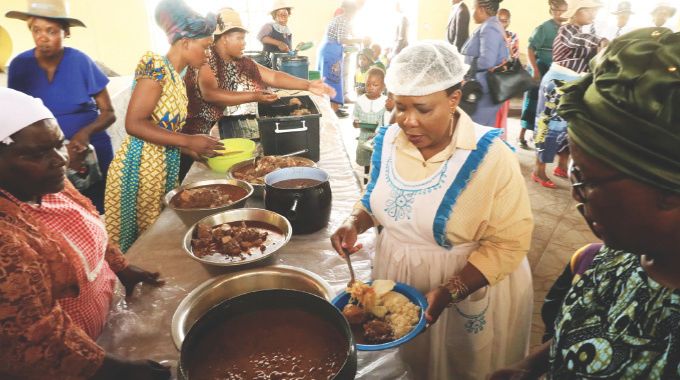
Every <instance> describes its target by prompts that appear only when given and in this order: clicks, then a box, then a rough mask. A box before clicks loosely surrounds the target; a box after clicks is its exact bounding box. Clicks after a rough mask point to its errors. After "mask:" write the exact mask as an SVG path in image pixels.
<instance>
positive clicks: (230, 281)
mask: <svg viewBox="0 0 680 380" xmlns="http://www.w3.org/2000/svg"><path fill="white" fill-rule="evenodd" d="M266 289H292V290H300V291H303V292H307V293H311V294H314V295H317V296H319V297H322V298H325V299H326V300H328V301H330V300H331V299H332V297H333V295H334V294H333V289H332V288H331V286H330V285H329V284H328V283H327V282H326V281H325V280H324V279H323V278H321V277H320V276H318V275H317V274H315V273H312V272H310V271H308V270H305V269H301V268H295V267H291V266H287V265H273V266H268V267H262V268H253V269H248V270H244V271H240V272H237V273H230V274H225V275H222V276H219V277H215V278H211V279H210V280H207V281H206V282H204V283H202V284H201V285H199V286H198V287H196V288H195V289H194V290H192V291H191V292H190V293H189V294H187V296H186V297H184V299H183V300H182V302H180V304H179V306H177V310H176V311H175V314H174V315H173V316H172V340H173V341H174V343H175V346H176V347H177V349H179V348H180V347H181V346H182V341H184V337H185V336H186V334H187V333H188V332H189V329H191V326H193V325H194V323H195V322H196V321H197V320H198V319H199V318H200V317H201V316H203V314H205V313H206V312H207V311H208V310H210V309H211V308H212V307H213V306H215V305H218V304H219V303H220V302H222V301H224V300H227V299H230V298H233V297H236V296H238V295H241V294H244V293H250V292H254V291H257V290H266Z"/></svg>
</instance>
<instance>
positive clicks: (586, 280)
mask: <svg viewBox="0 0 680 380" xmlns="http://www.w3.org/2000/svg"><path fill="white" fill-rule="evenodd" d="M555 327H556V332H555V339H554V341H553V345H552V347H551V349H550V376H549V377H550V378H552V379H678V378H680V367H679V365H680V290H672V289H667V288H665V287H663V286H661V285H659V284H658V283H656V282H655V281H654V280H652V279H651V278H649V276H648V275H647V273H646V272H645V271H644V270H643V269H642V267H641V266H640V257H639V256H636V255H633V254H630V253H625V252H621V251H615V250H613V249H611V248H608V247H606V246H605V247H603V248H602V249H601V250H600V252H599V253H598V254H597V256H596V257H595V260H594V261H593V264H592V265H591V267H590V269H589V270H588V271H586V272H585V273H584V274H583V275H582V276H581V278H580V279H579V280H578V281H577V282H576V283H574V285H573V286H572V288H571V290H569V293H568V294H567V296H566V297H565V299H564V303H563V304H562V309H561V310H560V313H559V315H558V316H557V322H556V325H555Z"/></svg>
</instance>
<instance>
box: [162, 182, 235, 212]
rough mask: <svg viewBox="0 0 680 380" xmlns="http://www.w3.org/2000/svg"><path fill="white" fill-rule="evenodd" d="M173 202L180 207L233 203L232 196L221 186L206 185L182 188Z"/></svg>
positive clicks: (214, 205) (209, 206) (203, 206)
mask: <svg viewBox="0 0 680 380" xmlns="http://www.w3.org/2000/svg"><path fill="white" fill-rule="evenodd" d="M172 202H173V203H174V204H175V207H179V208H213V207H219V206H224V205H227V204H229V203H231V198H230V197H229V194H227V193H225V192H223V191H221V190H220V189H219V188H216V187H210V186H205V187H197V188H193V189H185V190H182V191H180V192H179V194H177V195H176V196H175V197H174V198H173V199H172Z"/></svg>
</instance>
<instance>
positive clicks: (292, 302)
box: [178, 289, 357, 380]
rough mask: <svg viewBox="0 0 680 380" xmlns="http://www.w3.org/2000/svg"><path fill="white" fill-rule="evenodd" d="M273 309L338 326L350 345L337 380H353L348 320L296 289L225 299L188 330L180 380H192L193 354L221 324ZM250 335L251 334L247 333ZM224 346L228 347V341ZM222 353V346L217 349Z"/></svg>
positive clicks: (354, 363) (354, 358)
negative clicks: (292, 311) (300, 313)
mask: <svg viewBox="0 0 680 380" xmlns="http://www.w3.org/2000/svg"><path fill="white" fill-rule="evenodd" d="M265 308H266V309H270V308H295V309H297V308H299V309H301V310H305V311H307V312H311V313H313V314H315V315H316V316H319V317H321V318H323V319H324V320H326V321H327V322H329V323H330V324H331V325H333V326H334V327H336V328H337V329H338V331H339V332H340V333H341V335H342V336H343V337H344V338H345V339H346V342H347V347H346V349H347V351H346V352H347V358H346V360H345V362H344V363H343V365H342V367H341V369H340V371H339V372H338V373H337V374H336V376H335V377H334V379H337V380H346V379H349V380H351V379H354V377H355V376H356V371H357V352H356V346H355V343H354V337H353V336H352V330H351V328H350V325H349V323H348V322H347V319H345V317H344V316H343V315H342V313H340V311H339V310H338V309H336V308H335V307H334V306H333V305H332V304H330V303H329V302H328V301H327V300H325V299H323V298H320V297H317V296H314V295H311V294H309V293H305V292H300V291H296V290H286V289H270V290H261V291H257V292H252V293H247V294H243V295H240V296H238V297H235V298H232V299H229V300H226V301H224V302H222V303H221V304H219V305H217V306H215V307H214V308H212V309H211V310H210V311H208V312H207V313H206V314H205V315H204V316H202V317H201V318H200V319H199V320H198V321H197V322H196V323H195V324H194V326H193V327H192V328H191V330H189V333H188V334H187V336H186V338H185V339H184V342H183V343H182V348H181V350H180V360H179V369H178V375H179V378H180V379H184V380H191V379H192V377H191V373H190V368H191V367H192V362H191V360H192V359H193V355H192V353H194V352H196V347H197V346H198V344H199V342H200V341H201V340H202V339H204V338H205V337H206V336H207V335H209V334H211V333H213V332H214V330H215V329H216V328H217V327H218V326H220V325H221V324H222V323H228V322H229V319H230V318H232V317H234V316H236V315H239V314H242V313H247V312H252V311H257V310H262V309H265ZM243 333H244V334H248V331H244V332H243ZM224 344H229V342H225V343H224ZM215 349H216V350H219V347H215Z"/></svg>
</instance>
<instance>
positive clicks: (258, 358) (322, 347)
mask: <svg viewBox="0 0 680 380" xmlns="http://www.w3.org/2000/svg"><path fill="white" fill-rule="evenodd" d="M347 347H348V342H347V339H346V338H345V337H344V336H343V335H342V334H341V333H340V331H339V330H338V329H337V328H336V327H334V326H333V325H332V324H330V323H329V322H327V321H325V320H324V319H323V318H321V317H319V316H317V315H315V314H313V313H310V312H308V311H305V310H300V309H294V308H271V309H262V310H257V311H252V312H248V313H244V314H241V315H238V316H235V317H232V318H230V319H228V320H226V321H224V322H223V323H222V324H221V325H220V326H217V327H215V328H214V329H212V330H211V331H210V332H209V333H206V334H205V335H204V336H203V337H202V340H201V341H200V342H199V343H198V344H197V345H196V348H195V350H194V351H193V353H192V355H191V356H190V359H189V365H188V369H189V377H190V378H191V379H192V380H217V379H220V380H222V379H225V380H241V379H243V380H245V379H248V380H250V379H277V380H293V379H307V380H320V379H332V378H333V377H334V376H335V375H336V374H337V373H338V372H339V371H340V369H341V368H342V366H343V365H344V363H345V361H346V360H347Z"/></svg>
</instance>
